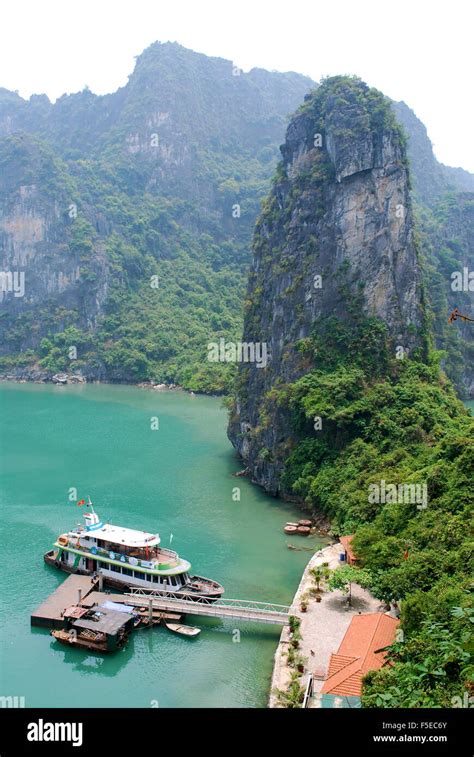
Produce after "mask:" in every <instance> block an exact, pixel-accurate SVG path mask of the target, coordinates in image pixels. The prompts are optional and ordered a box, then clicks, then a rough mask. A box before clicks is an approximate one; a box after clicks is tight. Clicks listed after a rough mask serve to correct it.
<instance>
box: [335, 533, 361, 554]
mask: <svg viewBox="0 0 474 757" xmlns="http://www.w3.org/2000/svg"><path fill="white" fill-rule="evenodd" d="M353 538H354V535H352V536H341V537H340V538H339V541H340V542H341V544H342V546H343V547H344V549H345V550H346V552H347V556H348V558H349V560H357V557H356V556H355V554H354V552H353V551H352V546H351V543H352V539H353Z"/></svg>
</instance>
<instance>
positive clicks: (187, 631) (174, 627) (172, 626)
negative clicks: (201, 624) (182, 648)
mask: <svg viewBox="0 0 474 757" xmlns="http://www.w3.org/2000/svg"><path fill="white" fill-rule="evenodd" d="M165 625H166V628H169V630H170V631H173V632H174V633H179V634H181V636H199V634H200V633H201V629H200V628H196V627H195V626H185V625H183V624H182V623H165Z"/></svg>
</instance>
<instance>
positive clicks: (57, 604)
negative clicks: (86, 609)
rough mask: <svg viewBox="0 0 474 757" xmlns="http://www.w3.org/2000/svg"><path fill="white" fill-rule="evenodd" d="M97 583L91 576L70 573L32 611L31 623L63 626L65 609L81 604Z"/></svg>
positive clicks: (56, 627) (47, 626)
mask: <svg viewBox="0 0 474 757" xmlns="http://www.w3.org/2000/svg"><path fill="white" fill-rule="evenodd" d="M97 585H98V580H94V581H92V580H91V577H90V576H80V575H77V574H76V573H74V574H72V575H70V576H69V577H68V578H66V580H65V581H63V583H62V584H60V585H59V586H58V588H57V589H56V590H55V591H53V593H52V594H50V595H49V597H48V598H47V599H45V600H44V602H42V603H41V604H40V605H39V607H37V608H36V610H35V611H34V612H32V614H31V625H32V626H42V627H43V628H55V629H60V628H63V626H64V619H63V616H62V613H63V612H64V610H65V609H66V608H67V607H71V605H77V604H81V603H82V601H83V600H84V599H85V598H86V597H87V595H88V594H90V593H91V591H93V590H94V589H95V588H96V587H97Z"/></svg>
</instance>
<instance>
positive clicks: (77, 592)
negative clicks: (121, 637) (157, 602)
mask: <svg viewBox="0 0 474 757" xmlns="http://www.w3.org/2000/svg"><path fill="white" fill-rule="evenodd" d="M100 583H101V582H100V578H98V579H94V580H92V579H91V577H90V576H80V575H77V574H75V573H74V574H72V575H70V576H68V578H66V579H65V581H63V583H62V584H60V586H58V588H57V589H56V590H55V591H53V593H52V594H50V595H49V597H48V598H47V599H45V600H44V602H42V603H41V604H40V605H39V606H38V607H37V608H36V610H34V612H32V614H31V625H32V626H39V627H40V628H53V629H55V630H60V629H62V628H64V627H65V626H66V622H65V619H64V617H63V613H64V611H65V610H66V609H67V608H70V607H72V606H74V605H80V606H81V607H88V608H90V607H93V606H94V605H101V604H102V603H103V602H105V601H106V600H110V601H111V602H120V603H121V604H127V605H129V606H130V605H132V606H133V608H143V609H138V614H139V615H141V616H142V617H143V618H148V619H149V623H150V625H157V624H159V623H161V621H162V620H169V621H172V622H179V621H180V620H181V617H182V613H179V612H177V611H175V610H174V608H172V609H171V611H169V612H167V611H166V610H163V609H158V608H156V607H153V608H151V611H150V607H149V602H148V601H147V600H145V601H144V598H143V597H137V598H136V601H135V602H131V601H130V597H129V596H127V595H125V594H113V593H109V592H103V591H99V590H98V589H99V586H100Z"/></svg>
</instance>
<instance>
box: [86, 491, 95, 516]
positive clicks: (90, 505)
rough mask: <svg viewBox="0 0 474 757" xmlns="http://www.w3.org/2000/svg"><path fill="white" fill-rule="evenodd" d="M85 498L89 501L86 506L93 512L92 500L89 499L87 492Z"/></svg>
mask: <svg viewBox="0 0 474 757" xmlns="http://www.w3.org/2000/svg"><path fill="white" fill-rule="evenodd" d="M87 499H88V500H89V502H88V503H87V505H88V507H90V509H91V510H92V512H95V510H94V505H93V504H92V500H91V498H90V496H89V494H88V495H87Z"/></svg>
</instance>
